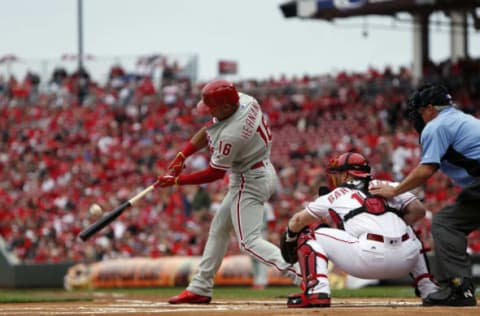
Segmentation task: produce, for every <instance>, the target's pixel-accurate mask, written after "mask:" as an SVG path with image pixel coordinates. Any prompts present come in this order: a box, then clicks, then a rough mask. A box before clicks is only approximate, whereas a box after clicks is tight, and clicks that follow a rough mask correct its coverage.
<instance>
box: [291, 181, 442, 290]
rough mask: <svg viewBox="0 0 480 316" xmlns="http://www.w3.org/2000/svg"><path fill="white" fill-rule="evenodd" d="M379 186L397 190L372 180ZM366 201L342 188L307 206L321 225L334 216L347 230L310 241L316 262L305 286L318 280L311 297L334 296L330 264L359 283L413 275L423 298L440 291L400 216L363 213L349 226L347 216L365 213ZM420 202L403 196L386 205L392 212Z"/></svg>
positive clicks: (320, 232)
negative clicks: (330, 279) (311, 280)
mask: <svg viewBox="0 0 480 316" xmlns="http://www.w3.org/2000/svg"><path fill="white" fill-rule="evenodd" d="M357 181H358V180H357ZM378 182H383V183H387V184H389V185H392V186H396V185H398V183H394V182H390V181H379V180H372V181H371V185H375V184H376V183H378ZM365 198H366V195H365V194H364V193H363V192H362V191H360V190H356V189H351V188H347V187H338V188H336V189H335V190H333V191H332V192H330V193H328V194H326V195H323V196H320V197H319V198H317V199H316V200H315V201H313V202H311V203H309V204H308V205H307V207H306V211H307V212H308V213H309V214H311V215H312V216H314V217H316V218H319V219H320V218H325V217H328V216H330V217H331V218H332V219H333V220H334V221H335V217H337V218H338V219H340V220H341V221H343V226H344V230H343V229H334V228H323V227H320V228H317V229H316V230H315V232H314V237H313V238H311V239H310V240H308V241H307V243H306V244H307V245H308V247H310V248H311V249H312V251H314V253H315V255H316V256H317V260H316V261H314V263H311V264H310V266H309V270H308V271H307V273H306V275H305V276H304V282H305V283H306V284H309V283H308V281H309V280H310V279H309V278H311V277H312V276H315V278H316V279H317V280H318V283H317V284H316V285H315V284H314V286H312V287H311V288H308V289H307V291H308V294H311V293H330V284H329V281H328V278H327V277H326V275H327V273H328V272H327V271H328V265H327V263H328V261H329V260H330V261H332V262H333V263H334V264H335V265H336V266H338V267H339V268H340V269H342V270H343V271H345V272H346V273H348V274H350V275H352V276H355V277H357V278H364V279H388V278H397V277H402V276H405V275H407V274H408V273H410V275H412V276H413V278H414V280H417V286H418V289H419V291H420V294H421V296H422V297H425V296H426V295H428V294H429V293H432V292H433V291H436V290H437V286H436V285H435V284H434V283H433V282H432V281H431V280H430V278H429V277H428V276H429V271H428V265H427V263H426V261H425V257H424V256H423V255H422V254H421V251H420V250H421V249H422V245H421V243H420V241H419V240H418V239H417V237H416V236H415V234H414V233H413V230H412V229H411V227H409V226H408V225H407V224H406V223H405V222H404V220H403V219H402V218H400V217H399V216H398V215H397V214H395V213H394V212H391V211H386V212H384V213H381V214H377V215H375V214H371V213H368V212H361V213H359V214H357V215H355V216H353V217H351V218H350V219H348V220H347V221H345V216H346V215H347V214H348V213H349V212H350V211H352V210H355V209H357V208H359V207H361V206H362V205H363V204H364V200H365ZM415 199H416V197H415V196H414V195H413V194H411V193H404V194H401V195H399V196H397V197H395V198H393V199H390V200H387V201H386V203H387V204H388V206H390V207H391V208H394V209H396V210H402V209H403V208H405V207H406V206H407V205H408V204H409V203H410V202H412V201H413V200H415ZM372 203H374V202H372ZM305 249H308V248H305ZM304 251H305V250H304ZM306 252H307V253H308V250H307V251H306ZM306 258H308V257H306ZM299 260H306V262H305V265H308V264H309V263H310V262H313V261H311V260H310V261H308V260H307V259H303V258H300V259H299ZM310 284H313V283H310Z"/></svg>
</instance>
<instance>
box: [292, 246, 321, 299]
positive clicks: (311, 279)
mask: <svg viewBox="0 0 480 316" xmlns="http://www.w3.org/2000/svg"><path fill="white" fill-rule="evenodd" d="M297 254H298V263H299V265H300V271H301V272H302V277H303V282H304V285H305V290H304V291H305V294H308V293H312V289H313V288H314V287H315V286H316V285H317V284H318V283H319V281H318V278H326V279H328V277H327V275H326V274H322V273H317V269H318V266H317V258H318V259H320V260H325V266H326V264H327V262H328V259H327V257H326V256H324V255H323V254H321V253H318V252H315V250H313V248H312V247H311V246H310V245H309V244H308V243H307V241H305V242H304V243H303V244H301V245H299V247H298V250H297Z"/></svg>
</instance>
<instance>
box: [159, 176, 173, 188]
mask: <svg viewBox="0 0 480 316" xmlns="http://www.w3.org/2000/svg"><path fill="white" fill-rule="evenodd" d="M157 180H158V186H159V187H161V188H166V187H171V186H174V185H176V184H177V177H175V176H171V175H166V176H160V177H158V179H157Z"/></svg>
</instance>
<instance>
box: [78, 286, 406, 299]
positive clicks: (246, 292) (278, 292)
mask: <svg viewBox="0 0 480 316" xmlns="http://www.w3.org/2000/svg"><path fill="white" fill-rule="evenodd" d="M183 289H184V288H183V287H176V288H174V287H173V288H135V289H100V290H84V291H82V292H84V293H85V292H86V293H89V292H90V293H94V292H103V293H124V294H138V295H155V296H159V297H170V296H173V295H176V294H178V293H180V292H181V291H182V290H183ZM299 291H300V289H299V288H298V287H295V286H271V287H267V288H266V289H265V290H252V289H251V288H249V287H215V288H214V290H213V296H214V297H215V298H219V299H249V298H255V299H268V298H270V299H271V298H286V297H287V296H288V295H289V294H292V293H298V292H299ZM332 296H333V297H414V296H415V295H414V292H413V288H411V287H408V286H372V287H365V288H361V289H343V290H333V291H332Z"/></svg>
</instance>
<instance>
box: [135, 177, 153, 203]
mask: <svg viewBox="0 0 480 316" xmlns="http://www.w3.org/2000/svg"><path fill="white" fill-rule="evenodd" d="M157 186H158V180H157V181H155V183H153V184H152V185H150V186H149V187H147V188H146V189H145V190H143V191H142V192H140V193H138V194H137V195H135V196H134V197H133V198H131V199H130V200H128V202H130V204H131V205H133V204H135V202H137V201H138V200H140V199H141V198H143V197H144V196H145V195H146V194H148V193H149V192H150V191H152V190H153V189H155V188H156V187H157Z"/></svg>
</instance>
